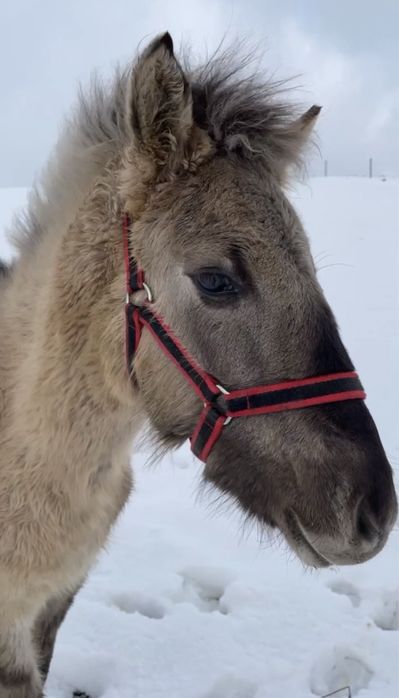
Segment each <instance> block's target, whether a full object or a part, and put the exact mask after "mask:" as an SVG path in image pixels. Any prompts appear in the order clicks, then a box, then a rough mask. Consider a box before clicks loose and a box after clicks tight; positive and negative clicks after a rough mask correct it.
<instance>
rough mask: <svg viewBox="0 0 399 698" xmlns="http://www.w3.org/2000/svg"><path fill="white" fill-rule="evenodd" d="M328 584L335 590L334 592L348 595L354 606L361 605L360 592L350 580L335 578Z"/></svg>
mask: <svg viewBox="0 0 399 698" xmlns="http://www.w3.org/2000/svg"><path fill="white" fill-rule="evenodd" d="M328 586H329V588H330V589H331V591H333V592H334V594H340V595H342V596H347V597H348V599H349V600H350V602H351V604H352V606H354V607H355V608H357V607H358V606H360V602H361V596H360V592H359V590H358V589H356V587H355V586H354V585H353V584H351V583H350V582H347V581H346V580H345V579H334V580H333V581H332V582H330V583H329V585H328Z"/></svg>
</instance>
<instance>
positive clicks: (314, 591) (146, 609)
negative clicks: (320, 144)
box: [0, 178, 399, 698]
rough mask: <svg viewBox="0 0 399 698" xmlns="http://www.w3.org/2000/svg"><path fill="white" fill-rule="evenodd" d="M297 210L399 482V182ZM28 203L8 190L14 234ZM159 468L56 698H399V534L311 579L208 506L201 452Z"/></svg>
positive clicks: (122, 534) (112, 545)
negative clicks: (366, 557) (354, 561)
mask: <svg viewBox="0 0 399 698" xmlns="http://www.w3.org/2000/svg"><path fill="white" fill-rule="evenodd" d="M290 196H291V199H292V200H293V202H294V204H295V206H296V207H297V209H298V210H299V212H300V214H301V216H302V218H303V220H304V223H305V227H306V229H307V231H308V233H309V235H310V237H311V241H312V248H313V252H314V255H315V257H316V261H317V260H319V261H318V266H319V267H323V266H324V265H329V266H327V267H326V268H323V269H320V272H319V278H320V280H321V283H322V285H323V287H324V288H325V290H326V294H327V297H328V299H329V301H330V303H331V305H332V307H333V309H334V311H335V312H336V315H337V317H338V320H339V324H340V326H341V331H342V335H343V338H344V341H345V343H346V344H347V346H348V347H349V349H350V353H351V355H352V357H353V359H354V361H355V364H356V366H357V368H358V370H359V372H360V375H361V377H362V380H363V382H364V384H365V386H366V389H367V392H368V404H369V406H370V408H371V410H372V412H373V415H374V417H375V419H376V422H377V425H378V427H379V429H380V433H381V436H382V439H383V441H384V444H385V446H386V449H387V452H388V454H389V457H390V459H391V462H392V463H393V466H394V467H395V469H396V470H397V468H398V462H399V458H398V456H399V442H398V429H397V426H398V415H399V406H398V390H397V387H398V385H399V375H398V369H399V362H398V361H397V356H398V349H399V336H398V309H399V294H398V286H397V278H398V246H397V245H398V242H397V238H398V229H399V210H398V201H399V180H387V181H382V180H378V179H376V180H367V179H360V178H326V179H311V180H310V181H309V183H308V184H307V185H300V186H297V187H296V188H295V190H293V191H292V192H291V193H290ZM25 197H26V193H25V191H24V190H0V226H2V227H4V226H5V225H6V224H8V223H9V221H10V217H11V212H12V210H13V209H14V208H15V207H16V206H19V205H20V204H23V203H24V201H25ZM0 252H1V253H2V254H3V255H4V254H5V253H7V255H9V254H10V248H9V247H8V246H7V243H6V242H5V240H4V237H3V239H1V237H0ZM147 456H148V454H146V453H145V452H144V451H140V452H137V453H136V454H135V455H134V456H133V465H134V470H135V476H136V489H135V493H134V495H133V496H132V498H131V501H130V503H129V505H128V507H127V508H126V510H125V511H124V513H123V515H122V516H121V518H120V520H119V523H118V525H117V526H116V527H115V529H114V531H113V533H112V536H111V539H110V542H109V545H108V547H107V550H106V551H105V552H104V553H103V554H102V555H101V556H100V559H99V561H98V564H97V566H96V568H95V569H94V570H93V571H92V573H91V575H90V578H89V580H88V582H87V584H86V585H85V587H84V589H83V590H82V591H81V592H80V594H79V595H78V597H77V599H76V602H75V604H74V606H73V608H72V610H71V611H70V613H69V615H68V617H67V619H66V621H65V623H64V625H63V626H62V629H61V631H60V633H59V636H58V641H57V645H56V651H55V656H54V661H53V664H52V668H51V672H50V676H49V680H48V684H47V696H48V698H66V697H68V698H69V697H70V696H71V693H72V691H73V690H75V689H77V688H78V689H79V690H81V691H87V693H89V694H90V696H91V697H92V698H291V697H292V698H312V696H322V695H326V694H327V693H329V692H332V691H335V690H337V689H339V688H342V689H343V690H341V691H340V692H339V693H336V694H335V695H336V698H346V697H347V696H348V695H349V692H348V690H347V689H345V688H344V687H345V686H350V687H351V691H352V695H353V696H358V698H382V697H384V698H397V696H398V691H399V673H398V654H399V652H398V639H399V638H398V629H399V621H398V618H399V613H398V581H399V570H398V555H397V550H398V542H399V541H398V537H399V531H398V528H397V527H396V528H395V529H394V531H393V532H392V535H391V537H390V540H389V542H388V544H387V546H386V547H385V549H384V550H383V552H382V553H381V554H380V555H379V556H378V557H377V558H374V559H373V560H371V561H370V562H368V563H366V564H364V565H360V566H354V567H344V568H336V569H328V570H322V571H318V572H314V571H313V572H311V571H309V570H305V569H303V567H302V566H301V564H300V563H299V562H298V561H297V560H296V558H295V557H294V555H293V554H292V553H289V552H287V549H286V548H285V546H284V545H281V544H280V543H279V542H272V541H271V540H269V539H268V538H267V537H263V538H262V540H261V542H259V538H258V536H257V532H256V530H251V529H248V528H246V527H245V526H243V524H242V518H241V517H240V514H239V513H237V512H236V511H235V510H234V509H233V508H232V507H228V506H223V507H220V506H219V507H217V506H215V505H213V504H212V498H209V497H199V496H197V495H198V484H199V482H200V474H201V466H200V464H199V463H198V462H195V461H194V459H193V457H192V455H191V454H190V452H189V449H188V447H187V446H185V447H183V448H182V449H180V450H179V451H178V452H177V453H176V454H174V455H173V456H168V457H167V458H165V459H164V461H163V462H162V463H161V464H160V465H159V466H157V467H150V466H149V465H148V464H146V462H147V460H148V459H147Z"/></svg>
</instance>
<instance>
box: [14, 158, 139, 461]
mask: <svg viewBox="0 0 399 698" xmlns="http://www.w3.org/2000/svg"><path fill="white" fill-rule="evenodd" d="M121 219H122V210H121V205H120V202H119V199H118V194H117V185H116V177H115V172H112V171H111V170H110V171H108V172H107V174H106V176H105V177H103V178H99V179H98V180H97V181H96V182H95V184H94V185H93V187H92V189H91V191H90V193H89V194H88V196H87V197H86V200H85V202H84V204H83V206H82V207H81V208H80V209H79V211H78V212H77V214H76V216H75V218H74V220H73V222H72V223H71V225H69V227H68V228H67V229H64V230H62V231H54V233H55V235H54V237H53V238H51V231H48V237H46V238H44V239H43V241H42V242H41V244H40V247H39V248H38V249H37V250H36V251H35V254H34V260H33V261H31V269H30V271H29V274H28V270H29V264H28V263H27V260H23V261H22V262H21V267H20V270H19V272H18V273H17V274H16V277H15V281H14V283H15V288H14V295H15V303H14V307H15V309H16V310H17V309H18V308H19V309H20V310H19V311H18V312H16V313H15V318H14V319H15V323H14V327H12V326H11V325H9V331H10V332H12V333H13V336H15V338H16V341H15V347H16V346H17V344H18V341H17V337H18V331H19V330H20V329H21V327H23V328H24V329H23V332H24V333H25V341H24V342H23V350H22V352H21V350H20V349H19V350H18V358H15V359H14V367H13V368H14V370H13V381H12V382H13V388H14V392H15V396H16V401H17V402H18V405H16V409H17V411H18V420H19V421H20V422H21V424H23V423H24V424H25V425H26V424H29V425H30V430H32V431H35V433H36V434H39V436H40V439H42V440H44V441H46V442H47V443H46V448H47V449H51V451H53V452H54V454H55V455H56V456H57V458H60V450H59V449H60V442H62V448H63V450H64V451H68V452H69V454H71V453H73V454H74V458H75V459H77V460H79V459H82V458H86V459H88V458H89V454H90V458H94V459H98V458H104V457H108V456H109V454H110V453H111V452H112V451H113V450H115V449H118V448H119V445H120V442H121V440H124V439H125V440H126V441H127V440H128V438H129V436H130V435H132V434H133V433H134V432H135V431H136V430H137V429H138V428H139V427H140V425H141V423H142V421H143V414H142V411H141V409H140V406H139V404H138V401H137V399H136V397H135V394H134V391H133V389H132V386H131V384H130V381H129V377H128V373H127V369H126V365H125V361H124V355H125V354H124V336H125V330H124V286H125V280H124V266H123V240H122V233H121ZM23 272H24V273H25V280H24V288H23V292H22V287H21V276H22V273H23ZM18 279H19V280H18ZM22 296H24V306H23V305H22ZM22 308H23V310H21V309H22ZM21 313H22V316H23V317H22V316H21ZM24 323H25V327H24Z"/></svg>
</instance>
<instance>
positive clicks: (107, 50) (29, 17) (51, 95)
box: [0, 0, 399, 186]
mask: <svg viewBox="0 0 399 698" xmlns="http://www.w3.org/2000/svg"><path fill="white" fill-rule="evenodd" d="M166 29H168V30H169V31H170V32H171V34H172V36H173V38H174V40H175V45H177V46H178V45H179V44H180V43H181V42H188V43H190V44H191V45H192V46H193V48H194V49H195V52H196V53H198V54H199V55H205V52H206V51H207V50H208V51H209V50H212V49H214V48H215V47H216V46H217V45H218V44H219V42H220V40H221V39H222V37H223V36H225V35H226V34H227V43H228V42H229V41H230V42H233V41H234V40H236V39H237V37H247V38H248V39H249V41H250V42H251V43H252V44H257V45H259V46H260V47H261V48H262V49H263V50H264V51H265V53H264V57H263V59H262V61H263V62H262V66H264V67H265V69H266V70H267V71H268V72H271V73H273V74H274V75H276V76H278V77H289V76H292V75H296V76H299V77H297V79H296V83H297V84H298V85H300V86H301V88H302V89H301V91H300V92H299V97H300V99H301V100H302V101H303V102H304V103H305V104H307V105H311V104H312V103H318V104H322V105H323V111H322V115H321V118H320V122H319V127H318V133H319V143H320V149H321V154H317V153H316V154H315V155H314V156H313V159H312V161H311V164H310V171H311V173H313V174H320V173H321V172H322V168H323V159H324V158H326V159H327V160H328V163H329V172H330V174H364V173H366V172H367V167H368V158H369V157H373V159H374V163H375V170H376V171H377V172H378V173H385V174H394V175H398V174H399V144H398V140H399V133H398V128H399V126H398V124H399V94H398V93H399V87H398V85H399V54H398V45H399V3H398V0H378V2H377V0H346V1H344V0H336V1H335V2H327V0H302V1H300V0H296V1H295V0H212V1H211V0H68V2H61V1H58V0H2V1H1V3H0V85H1V100H0V104H1V109H0V186H26V185H29V184H31V183H32V181H33V178H34V176H35V175H36V174H37V173H38V172H39V171H40V168H41V167H42V165H43V164H44V162H45V160H46V157H47V154H48V152H49V151H50V149H51V146H52V144H53V143H54V141H55V139H56V136H57V132H58V130H59V127H60V124H61V122H62V116H63V114H65V113H66V112H67V111H68V109H69V108H70V105H71V104H72V103H73V100H74V95H75V93H76V87H77V84H78V82H79V81H82V82H83V83H85V82H87V80H88V79H89V76H90V73H91V71H92V70H93V68H100V70H101V71H102V72H103V73H104V74H106V75H107V74H109V73H110V71H111V69H112V66H113V65H114V64H115V63H116V62H118V61H121V62H124V61H128V60H129V59H131V58H132V57H133V56H134V55H135V51H136V48H137V46H138V44H139V43H140V42H143V41H144V42H145V41H147V40H149V38H151V37H152V36H153V35H154V34H157V33H158V32H160V31H164V30H166Z"/></svg>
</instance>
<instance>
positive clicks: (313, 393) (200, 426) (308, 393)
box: [123, 215, 366, 461]
mask: <svg viewBox="0 0 399 698" xmlns="http://www.w3.org/2000/svg"><path fill="white" fill-rule="evenodd" d="M129 227H130V220H129V217H128V216H127V215H126V216H124V219H123V243H124V257H125V271H126V305H125V313H126V361H127V365H128V367H129V369H130V366H131V363H132V360H133V358H134V355H135V353H136V351H137V348H138V346H139V342H140V337H141V332H142V328H143V327H145V328H146V329H148V330H149V332H150V333H151V335H152V336H153V337H154V339H155V341H156V342H157V343H158V345H159V347H160V348H161V349H162V351H163V352H164V354H165V355H166V356H167V357H168V358H169V359H170V360H171V361H172V362H173V363H174V364H175V366H176V367H177V368H178V369H179V371H180V372H181V374H182V375H183V376H184V378H185V379H186V380H187V382H188V383H189V384H190V385H191V387H192V389H193V390H194V392H195V393H196V394H197V395H198V397H199V398H200V399H201V400H202V402H203V405H204V407H203V409H202V412H201V414H200V417H199V419H198V422H197V425H196V427H195V429H194V432H193V434H192V436H191V439H190V441H191V449H192V451H193V453H194V454H195V455H196V456H197V457H198V458H200V459H201V460H202V461H206V459H207V458H208V456H209V454H210V452H211V450H212V448H213V446H214V444H215V443H216V441H217V440H218V438H219V436H220V434H221V432H222V429H223V427H224V426H226V425H227V424H228V423H229V422H230V421H231V420H232V419H236V418H238V417H249V416H253V415H259V414H271V413H273V412H283V411H284V412H285V411H287V410H296V409H302V408H304V407H313V406H315V405H323V404H326V403H332V402H340V401H343V400H364V399H365V397H366V393H365V392H364V390H363V386H362V384H361V382H360V380H359V377H358V375H357V373H356V372H355V371H345V372H341V373H331V374H327V375H324V376H315V377H313V378H303V379H299V380H290V381H284V382H282V383H275V384H266V385H258V386H253V387H249V388H241V389H238V390H232V391H228V390H226V389H225V388H224V387H223V386H222V385H220V383H218V382H217V381H216V380H215V379H214V378H213V377H212V376H211V375H210V374H209V373H207V372H206V371H205V370H204V369H203V368H202V367H201V366H200V365H199V364H198V363H197V362H196V361H195V359H193V358H192V356H190V354H189V352H188V351H187V350H186V349H185V347H183V345H182V344H181V343H180V342H179V340H178V339H177V338H176V337H175V335H174V333H173V331H172V330H171V328H170V327H169V326H168V325H167V324H166V322H165V321H164V320H163V318H161V317H160V316H159V315H158V314H157V313H155V312H153V310H152V309H151V302H152V294H151V291H150V289H149V287H148V286H147V284H146V282H145V279H144V272H143V270H142V269H141V268H140V267H139V266H138V264H137V262H136V261H135V259H134V257H133V255H132V254H131V251H130V243H129ZM141 290H144V291H146V293H147V301H146V302H145V303H144V305H140V306H139V305H135V304H134V303H133V302H132V294H134V293H136V292H137V291H141Z"/></svg>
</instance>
